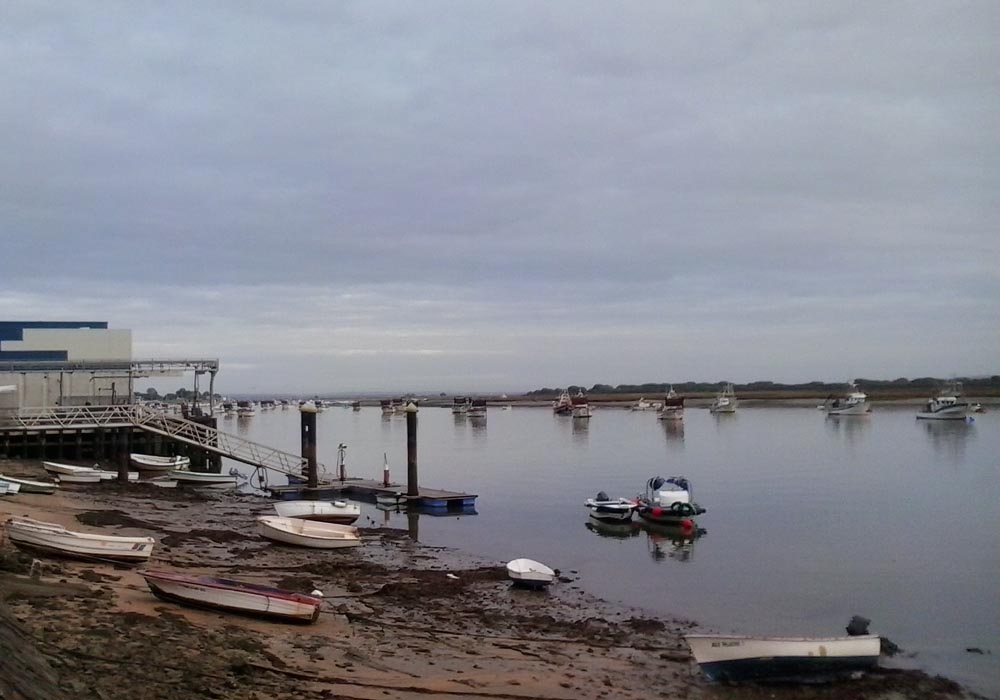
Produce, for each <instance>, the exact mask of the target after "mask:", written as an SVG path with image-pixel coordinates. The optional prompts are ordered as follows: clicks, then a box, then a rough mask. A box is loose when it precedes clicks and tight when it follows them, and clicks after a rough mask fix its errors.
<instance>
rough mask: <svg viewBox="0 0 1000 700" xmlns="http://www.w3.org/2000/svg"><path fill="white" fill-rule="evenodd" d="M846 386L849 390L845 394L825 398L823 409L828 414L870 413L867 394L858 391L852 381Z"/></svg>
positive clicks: (857, 414) (861, 414)
mask: <svg viewBox="0 0 1000 700" xmlns="http://www.w3.org/2000/svg"><path fill="white" fill-rule="evenodd" d="M848 386H849V387H850V391H849V392H848V393H847V395H846V396H841V397H838V398H834V399H832V400H831V399H827V400H826V402H825V403H824V404H823V410H824V411H826V414H827V415H828V416H863V415H867V414H868V413H871V410H872V409H871V406H870V405H869V403H868V395H867V394H865V393H864V392H862V391H860V390H859V389H858V386H857V384H855V383H854V382H851V383H850V384H849V385H848Z"/></svg>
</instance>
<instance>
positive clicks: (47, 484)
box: [0, 474, 59, 494]
mask: <svg viewBox="0 0 1000 700" xmlns="http://www.w3.org/2000/svg"><path fill="white" fill-rule="evenodd" d="M0 481H6V482H7V483H8V484H20V486H21V493H48V494H51V493H55V492H56V489H57V488H58V487H59V484H56V483H55V482H52V481H32V480H31V479H21V478H15V477H13V476H4V475H3V474H0Z"/></svg>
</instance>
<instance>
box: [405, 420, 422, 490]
mask: <svg viewBox="0 0 1000 700" xmlns="http://www.w3.org/2000/svg"><path fill="white" fill-rule="evenodd" d="M406 495H407V496H409V497H410V498H416V497H417V496H419V495H420V486H419V485H418V483H417V405H416V404H415V403H413V402H412V401H411V402H410V403H408V404H406Z"/></svg>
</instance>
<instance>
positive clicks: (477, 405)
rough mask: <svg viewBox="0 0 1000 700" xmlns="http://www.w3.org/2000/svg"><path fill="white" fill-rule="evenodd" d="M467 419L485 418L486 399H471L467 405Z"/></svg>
mask: <svg viewBox="0 0 1000 700" xmlns="http://www.w3.org/2000/svg"><path fill="white" fill-rule="evenodd" d="M466 415H468V416H469V418H485V417H486V399H472V401H471V402H470V403H469V408H468V411H467V413H466Z"/></svg>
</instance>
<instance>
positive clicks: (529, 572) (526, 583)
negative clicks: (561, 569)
mask: <svg viewBox="0 0 1000 700" xmlns="http://www.w3.org/2000/svg"><path fill="white" fill-rule="evenodd" d="M507 577H508V578H510V580H511V581H513V582H514V585H515V586H522V587H524V588H534V589H541V588H545V587H546V586H548V585H549V584H550V583H552V582H553V581H554V580H555V578H556V572H555V571H553V570H552V569H550V568H549V567H547V566H545V564H542V563H541V562H538V561H535V560H534V559H512V560H511V561H509V562H507Z"/></svg>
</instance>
